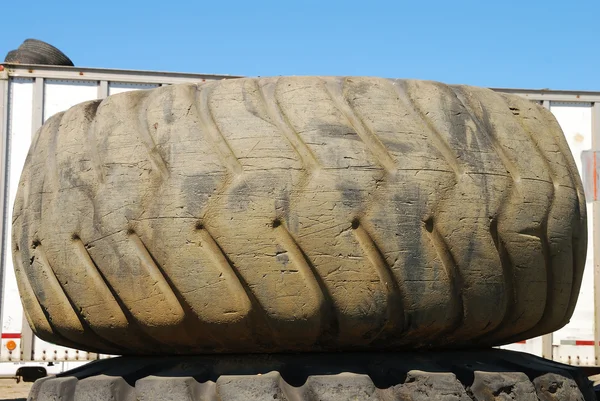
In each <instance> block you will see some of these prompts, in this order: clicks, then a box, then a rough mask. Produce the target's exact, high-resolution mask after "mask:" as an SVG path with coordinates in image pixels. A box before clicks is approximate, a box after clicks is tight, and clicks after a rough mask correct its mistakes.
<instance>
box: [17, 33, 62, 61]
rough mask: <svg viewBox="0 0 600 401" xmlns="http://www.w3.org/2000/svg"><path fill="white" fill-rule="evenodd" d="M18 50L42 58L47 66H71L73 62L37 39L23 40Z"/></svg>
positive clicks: (54, 48)
mask: <svg viewBox="0 0 600 401" xmlns="http://www.w3.org/2000/svg"><path fill="white" fill-rule="evenodd" d="M19 49H20V50H29V51H31V52H34V53H36V54H39V55H40V56H42V57H44V59H45V60H46V62H47V63H48V64H52V65H66V66H73V62H72V61H71V59H70V58H68V57H67V56H66V55H65V54H64V53H63V52H62V51H60V50H59V49H57V48H56V47H54V46H52V45H51V44H49V43H46V42H42V41H41V40H37V39H25V41H24V42H23V43H22V44H21V46H19Z"/></svg>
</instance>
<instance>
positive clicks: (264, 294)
mask: <svg viewBox="0 0 600 401" xmlns="http://www.w3.org/2000/svg"><path fill="white" fill-rule="evenodd" d="M585 252H586V215H585V200H584V197H583V193H582V186H581V182H580V178H579V176H578V174H577V170H576V167H575V163H574V161H573V157H572V155H571V153H570V151H569V148H568V145H567V143H566V141H565V138H564V136H563V134H562V131H561V129H560V127H559V125H558V124H557V122H556V120H555V119H554V117H553V116H552V115H551V114H550V112H548V111H547V110H545V109H544V108H542V107H540V106H538V105H536V104H533V103H531V102H529V101H527V100H525V99H522V98H519V97H515V96H509V95H504V94H500V93H496V92H493V91H491V90H488V89H481V88H474V87H466V86H446V85H443V84H440V83H435V82H423V81H404V80H387V79H373V78H315V77H293V78H268V79H235V80H224V81H219V82H212V83H207V84H203V85H199V86H197V85H193V84H189V85H174V86H168V87H162V88H158V89H154V90H151V91H136V92H129V93H124V94H119V95H115V96H110V97H108V98H106V99H105V100H98V101H92V102H87V103H82V104H80V105H78V106H75V107H73V108H71V109H70V110H68V111H66V112H64V113H59V114H57V115H55V116H53V117H52V118H50V119H49V120H48V121H47V122H46V123H45V124H44V126H43V127H42V128H41V130H40V131H39V133H38V134H37V136H36V137H35V140H34V143H33V145H32V146H31V151H30V153H29V156H28V159H27V162H26V164H25V168H24V171H23V174H22V178H21V182H20V187H19V192H18V195H17V200H16V204H15V208H14V215H13V255H14V266H15V269H16V274H17V277H18V282H19V287H20V291H21V294H22V298H23V303H24V306H25V310H26V315H27V318H28V319H29V322H30V324H31V326H32V327H33V330H34V332H35V333H36V334H37V335H38V336H39V337H41V338H42V339H44V340H47V341H51V342H54V343H58V344H64V345H67V346H73V347H76V348H78V349H85V350H91V351H97V352H103V353H116V354H191V353H212V352H279V351H281V352H283V351H316V350H347V349H352V350H360V349H363V350H366V349H403V348H411V349H413V348H460V347H467V346H468V347H473V346H475V347H487V346H492V345H499V344H503V343H510V342H513V341H517V340H522V339H525V338H529V337H534V336H538V335H541V334H544V333H548V332H551V331H554V330H556V329H558V328H560V327H562V326H563V325H565V324H566V323H567V322H568V321H569V318H570V316H571V314H572V312H573V309H574V306H575V302H576V301H577V296H578V293H579V287H580V283H581V278H582V273H583V268H584V259H585Z"/></svg>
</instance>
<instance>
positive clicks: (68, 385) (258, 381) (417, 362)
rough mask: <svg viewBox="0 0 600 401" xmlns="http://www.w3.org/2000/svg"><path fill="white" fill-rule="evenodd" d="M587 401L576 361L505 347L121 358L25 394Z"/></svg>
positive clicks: (109, 400) (282, 400)
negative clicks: (571, 363)
mask: <svg viewBox="0 0 600 401" xmlns="http://www.w3.org/2000/svg"><path fill="white" fill-rule="evenodd" d="M42 400H65V401H70V400H74V401H114V400H123V401H136V400H137V401H164V400H177V401H204V400H214V401H258V400H274V401H314V400H322V401H348V400H353V401H429V400H442V401H496V400H516V401H540V400H541V401H564V400H569V401H594V400H595V396H594V391H593V389H592V386H591V382H590V381H589V380H588V379H587V377H585V375H584V374H583V373H582V371H581V370H579V368H577V367H575V366H568V365H562V364H559V363H554V362H552V361H548V360H545V359H542V358H538V357H534V356H532V355H528V354H520V353H515V352H509V351H501V350H493V351H475V352H456V351H455V352H421V353H398V354H396V353H386V354H382V353H369V352H364V353H358V354H353V353H329V354H299V355H254V356H252V355H243V356H241V355H235V356H223V355H218V356H191V357H189V356H188V357H155V358H139V357H121V358H114V359H105V360H102V361H97V362H92V363H89V364H87V365H85V366H83V367H81V368H79V369H74V370H72V371H69V372H65V373H61V374H60V375H58V376H57V377H48V378H44V379H40V380H38V381H37V382H36V383H35V384H34V385H33V387H32V389H31V391H30V393H29V401H42Z"/></svg>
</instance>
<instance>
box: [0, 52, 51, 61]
mask: <svg viewBox="0 0 600 401" xmlns="http://www.w3.org/2000/svg"><path fill="white" fill-rule="evenodd" d="M4 62H6V63H13V64H37V65H48V64H49V63H48V60H46V58H45V57H44V56H42V55H39V54H37V53H34V52H32V51H29V50H23V49H17V50H11V51H9V52H8V53H7V54H6V58H5V59H4Z"/></svg>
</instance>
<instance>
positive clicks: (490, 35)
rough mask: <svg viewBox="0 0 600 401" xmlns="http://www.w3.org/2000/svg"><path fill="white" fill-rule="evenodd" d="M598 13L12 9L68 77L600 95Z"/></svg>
mask: <svg viewBox="0 0 600 401" xmlns="http://www.w3.org/2000/svg"><path fill="white" fill-rule="evenodd" d="M599 18H600V1H598V0H595V1H593V0H571V1H570V2H565V1H556V0H547V1H538V0H521V1H513V0H502V1H493V0H492V1H486V0H480V1H466V0H464V1H461V0H452V1H451V0H448V1H442V0H431V1H425V0H421V1H418V0H414V1H402V0H396V1H371V2H367V1H362V2H358V1H325V0H322V1H310V0H307V1H302V2H299V1H244V2H241V1H233V0H231V1H220V2H219V1H211V2H204V1H171V2H168V1H160V2H159V1H156V0H147V1H143V2H142V1H137V0H135V1H128V0H122V1H114V0H102V1H89V2H86V1H78V2H73V1H38V0H34V1H30V2H27V5H23V4H22V3H19V2H16V1H10V2H4V4H3V5H2V14H1V15H0V27H1V29H0V32H1V33H0V57H1V59H2V60H3V59H4V55H5V54H6V52H8V51H9V50H11V49H14V48H16V47H18V45H19V44H20V43H21V42H22V41H23V40H24V39H26V38H28V37H33V38H37V39H41V40H44V41H47V42H49V43H51V44H53V45H55V46H57V47H59V48H60V49H61V50H63V51H64V52H65V53H66V54H67V55H68V56H69V57H70V58H71V59H72V60H73V61H74V62H75V64H76V65H80V66H87V67H107V68H123V69H143V70H163V71H181V72H198V73H216V74H233V75H247V76H258V75H260V76H270V75H367V76H383V77H394V78H420V79H432V80H437V81H442V82H447V83H464V84H471V85H479V86H491V87H513V88H552V89H573V90H600V23H599V21H600V19H599Z"/></svg>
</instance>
